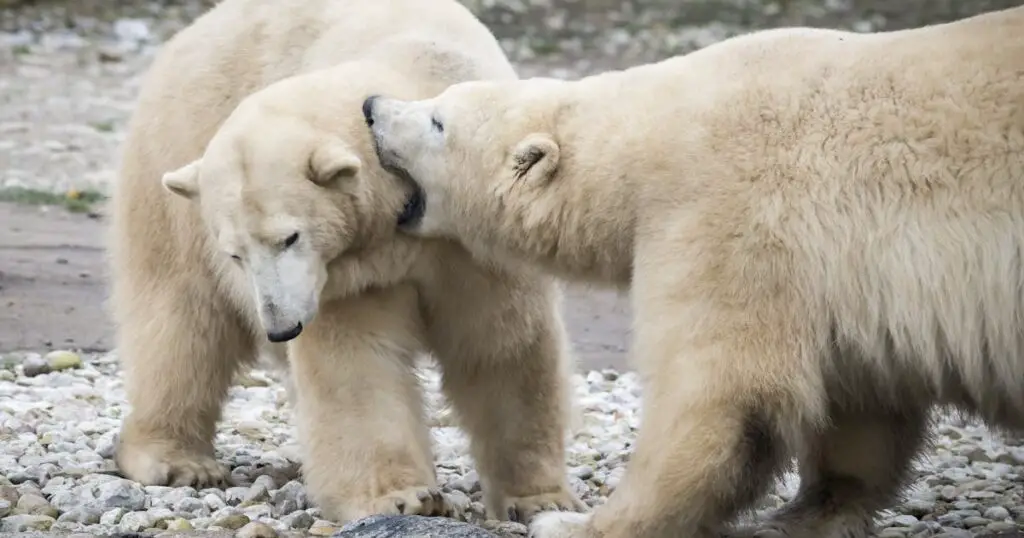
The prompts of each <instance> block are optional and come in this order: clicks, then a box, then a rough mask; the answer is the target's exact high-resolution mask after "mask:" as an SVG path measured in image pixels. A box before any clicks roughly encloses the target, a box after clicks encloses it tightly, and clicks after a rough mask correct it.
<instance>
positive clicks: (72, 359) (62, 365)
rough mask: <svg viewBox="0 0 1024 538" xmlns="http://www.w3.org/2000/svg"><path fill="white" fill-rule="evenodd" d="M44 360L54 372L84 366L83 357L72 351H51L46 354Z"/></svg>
mask: <svg viewBox="0 0 1024 538" xmlns="http://www.w3.org/2000/svg"><path fill="white" fill-rule="evenodd" d="M44 360H45V361H46V364H47V365H49V367H50V370H52V371H54V372H59V371H61V370H67V369H68V368H78V367H80V366H82V358H81V357H79V356H78V354H77V353H73V352H71V351H51V352H49V353H47V354H46V357H44Z"/></svg>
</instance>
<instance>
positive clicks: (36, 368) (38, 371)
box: [21, 355, 50, 377]
mask: <svg viewBox="0 0 1024 538" xmlns="http://www.w3.org/2000/svg"><path fill="white" fill-rule="evenodd" d="M21 367H22V368H23V373H24V374H25V377H35V376H37V375H42V374H48V373H50V365H49V364H47V362H46V361H45V360H44V359H43V358H42V357H37V356H35V355H32V356H29V357H26V358H25V361H24V362H22V363H21Z"/></svg>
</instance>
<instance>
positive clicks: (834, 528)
mask: <svg viewBox="0 0 1024 538" xmlns="http://www.w3.org/2000/svg"><path fill="white" fill-rule="evenodd" d="M832 419H833V420H832V424H831V425H829V427H828V428H827V429H825V430H824V431H820V432H818V433H816V434H815V435H813V436H812V438H811V440H810V442H809V443H808V446H807V447H806V450H805V452H804V454H803V455H802V456H801V457H800V462H799V467H800V483H801V485H800V490H799V491H798V493H797V496H796V498H794V499H793V500H792V501H791V502H790V503H788V504H787V505H786V506H783V507H782V508H780V509H779V510H778V512H776V513H775V514H773V515H772V516H771V517H770V518H769V519H768V520H767V521H766V522H765V523H762V524H760V525H758V526H757V528H754V529H747V530H743V531H739V532H737V533H735V534H734V535H732V536H735V537H737V538H739V537H743V536H753V537H757V538H867V537H868V536H872V533H873V532H874V519H875V517H876V516H877V514H878V512H879V511H880V510H882V509H884V508H886V507H887V506H888V505H889V504H890V503H891V502H893V501H894V500H896V499H895V497H896V495H897V494H898V492H899V489H900V488H901V487H902V486H903V485H904V484H905V483H906V481H907V479H908V477H909V476H908V475H909V469H910V463H911V461H912V459H913V457H914V456H915V455H916V454H917V452H918V450H919V449H920V448H921V446H922V444H923V443H924V441H925V436H926V431H927V412H926V410H920V409H910V410H901V411H900V412H895V411H879V412H876V413H868V412H864V413H850V412H837V413H833V416H832Z"/></svg>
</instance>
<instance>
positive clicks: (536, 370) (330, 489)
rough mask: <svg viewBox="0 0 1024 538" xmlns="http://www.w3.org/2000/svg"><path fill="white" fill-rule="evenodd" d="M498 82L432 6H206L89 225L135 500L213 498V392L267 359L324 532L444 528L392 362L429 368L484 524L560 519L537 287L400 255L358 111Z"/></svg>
mask: <svg viewBox="0 0 1024 538" xmlns="http://www.w3.org/2000/svg"><path fill="white" fill-rule="evenodd" d="M513 78H515V73H514V71H513V69H512V67H511V66H510V64H509V63H508V61H507V60H506V58H505V56H504V55H503V53H502V51H501V49H500V48H499V46H498V44H497V43H496V41H495V40H494V38H493V37H492V35H491V34H490V33H489V32H488V30H487V29H486V28H485V27H484V26H483V25H482V24H480V23H479V22H478V21H477V20H476V19H475V18H474V17H473V16H472V15H471V14H470V12H468V11H467V10H466V9H465V8H463V7H462V6H461V5H460V4H458V3H457V2H456V1H454V0H385V1H381V0H345V1H340V0H333V1H328V0H310V1H306V2H300V3H294V2H289V1H287V0H269V1H268V0H225V1H224V2H221V3H220V4H218V5H217V6H216V7H215V8H213V9H212V10H211V11H210V12H208V13H207V14H205V15H204V16H203V17H201V18H200V19H198V20H197V21H196V22H195V23H194V24H193V25H192V26H191V27H189V28H187V29H185V30H184V31H182V32H181V33H179V34H178V35H177V36H176V37H174V38H173V39H171V40H170V41H169V42H168V43H167V44H166V45H165V47H164V49H163V50H162V51H161V52H160V54H159V55H158V57H157V58H156V59H155V61H154V64H153V66H152V68H151V71H150V73H149V75H148V76H147V79H146V81H145V83H144V86H143V88H142V90H141V95H140V98H139V102H138V108H137V110H136V111H135V114H134V117H133V119H132V123H131V128H130V135H129V137H128V139H127V141H126V142H125V147H124V157H123V168H122V169H121V172H120V179H119V182H118V184H117V187H116V190H115V193H114V200H113V219H112V226H111V245H110V246H111V250H110V252H111V259H110V263H111V268H112V276H113V281H112V288H113V290H112V301H111V305H112V312H113V316H114V319H115V321H116V322H117V326H118V331H117V347H118V354H119V356H120V358H121V361H122V363H123V365H124V370H125V375H126V391H127V396H128V400H129V403H130V405H131V413H130V414H129V415H128V416H127V417H126V419H125V421H124V424H123V426H122V430H121V433H120V436H119V437H120V440H119V445H118V448H117V454H116V461H117V463H118V464H119V467H120V469H121V470H122V471H123V472H124V473H125V475H127V476H128V477H130V478H131V479H134V480H137V481H139V482H141V483H143V484H164V485H175V486H182V485H195V486H197V487H202V486H208V485H213V484H223V483H225V482H226V481H227V479H228V475H227V474H226V470H225V469H224V467H223V466H222V465H221V464H220V463H218V462H217V460H216V459H215V452H214V445H213V440H214V431H215V426H216V423H217V421H218V419H219V417H220V413H221V407H222V402H223V399H224V397H225V395H226V392H227V390H228V387H229V384H230V381H231V379H232V375H233V374H234V373H235V372H236V371H238V370H239V369H240V368H243V367H244V366H246V365H248V364H251V363H252V361H253V360H254V359H255V358H256V357H257V355H258V354H259V353H260V352H266V353H269V354H271V355H273V356H276V357H286V358H287V359H288V362H289V364H290V368H291V375H292V378H293V380H294V387H295V390H294V393H295V396H296V398H297V401H296V402H294V409H295V415H296V420H297V427H298V432H299V435H300V439H299V441H300V446H301V447H302V449H303V451H304V454H303V456H302V458H303V461H302V470H303V474H304V478H305V480H306V482H307V486H308V488H309V490H310V492H311V494H312V497H313V499H314V500H315V501H316V502H317V503H318V504H319V505H320V507H321V508H322V511H323V513H324V514H325V516H326V517H329V518H331V519H334V520H336V521H338V522H344V521H349V520H353V519H357V518H360V517H362V516H365V515H369V514H381V513H413V514H424V515H436V514H449V515H450V514H452V510H451V508H452V507H451V506H450V505H449V503H447V502H446V498H445V497H444V496H443V495H441V494H440V492H439V490H438V487H437V483H436V476H435V471H434V465H433V457H432V454H431V438H430V434H429V430H428V428H427V426H426V424H425V422H424V417H423V409H422V407H423V403H422V401H421V394H420V393H419V387H418V386H417V383H416V381H417V378H416V377H415V370H414V369H413V366H414V359H415V358H416V357H417V356H418V355H420V354H421V353H423V352H430V353H432V354H433V355H434V357H435V358H436V360H437V361H438V363H439V364H440V366H441V368H442V371H443V380H444V381H443V384H444V390H445V392H446V394H447V396H448V399H449V401H450V402H451V404H452V406H453V407H454V410H455V411H456V413H457V416H458V418H459V419H461V425H462V426H463V427H464V428H465V429H466V431H467V432H468V434H469V436H470V445H471V446H470V448H471V451H472V455H473V456H474V459H475V461H476V463H477V466H478V468H479V470H480V474H481V476H482V485H483V488H484V490H485V504H486V507H487V509H488V510H489V512H490V513H491V515H492V516H493V517H497V518H498V519H507V518H508V517H509V514H510V513H511V515H512V516H513V517H517V518H521V519H528V518H529V517H530V515H531V514H532V513H534V512H536V511H538V510H540V509H552V508H557V509H567V510H568V509H572V510H582V509H583V508H584V507H583V505H582V504H581V503H580V502H579V500H578V499H577V498H576V497H575V496H574V495H573V494H572V493H571V491H570V489H569V485H568V473H567V470H566V468H565V462H564V444H565V429H566V422H567V417H566V411H567V410H568V407H569V402H568V396H569V392H568V389H569V387H568V379H567V374H568V372H569V368H570V366H571V365H570V354H569V350H568V344H567V339H566V334H565V329H564V327H563V323H562V320H561V319H560V313H559V312H558V310H559V300H560V299H559V297H560V290H559V288H558V284H557V282H556V281H555V280H554V279H552V278H549V277H547V276H544V275H542V274H540V273H538V272H536V271H534V270H531V269H529V268H526V267H522V268H516V269H508V268H503V267H498V266H493V265H491V266H488V265H486V264H481V263H477V262H474V261H473V260H472V258H471V256H470V255H469V254H468V253H467V252H466V251H465V249H463V248H462V247H460V246H458V245H457V243H455V242H452V241H448V240H440V241H438V240H420V239H414V238H409V237H406V236H402V235H399V234H398V233H397V230H396V228H395V221H396V218H398V216H399V214H400V213H401V208H402V205H403V203H404V201H405V199H406V198H407V196H406V193H407V191H408V188H409V187H408V185H407V184H406V183H404V182H403V181H402V180H400V179H398V178H395V177H394V176H392V175H390V174H388V173H386V172H384V171H383V170H382V169H381V168H380V166H379V165H378V164H377V162H376V158H375V156H374V153H373V145H372V141H371V139H370V135H369V133H368V132H367V131H366V129H365V126H364V125H363V118H362V114H361V113H360V109H359V105H360V103H361V102H362V100H363V99H364V98H365V97H366V95H369V94H370V93H373V92H376V91H388V92H395V93H396V94H400V95H405V96H406V97H408V98H421V97H426V96H429V95H433V94H436V93H437V92H438V91H440V90H441V89H442V88H443V87H445V86H447V85H448V84H451V83H453V82H456V81H462V80H471V79H505V80H511V79H513Z"/></svg>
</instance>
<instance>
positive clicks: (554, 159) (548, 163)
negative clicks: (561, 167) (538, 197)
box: [512, 133, 560, 186]
mask: <svg viewBox="0 0 1024 538" xmlns="http://www.w3.org/2000/svg"><path fill="white" fill-rule="evenodd" d="M559 156H560V153H559V148H558V143H557V142H555V139H554V137H552V136H551V135H549V134H547V133H532V134H529V135H527V136H526V138H524V139H522V140H520V141H519V143H518V144H516V147H515V149H514V150H512V175H513V177H514V178H515V179H516V180H517V181H526V182H528V183H529V184H531V185H538V186H539V185H545V184H547V182H548V181H551V178H552V177H554V175H555V170H556V169H557V168H558V158H559Z"/></svg>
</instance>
